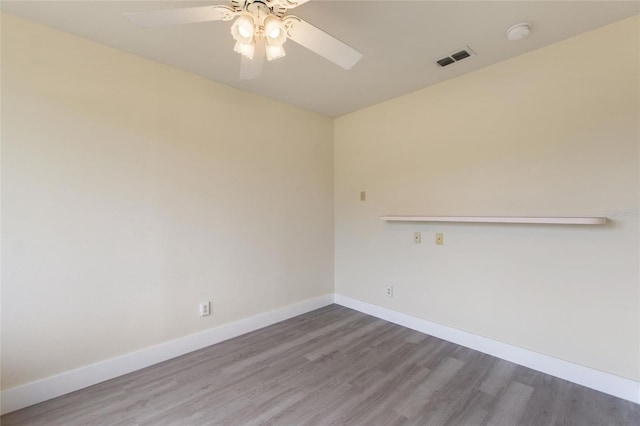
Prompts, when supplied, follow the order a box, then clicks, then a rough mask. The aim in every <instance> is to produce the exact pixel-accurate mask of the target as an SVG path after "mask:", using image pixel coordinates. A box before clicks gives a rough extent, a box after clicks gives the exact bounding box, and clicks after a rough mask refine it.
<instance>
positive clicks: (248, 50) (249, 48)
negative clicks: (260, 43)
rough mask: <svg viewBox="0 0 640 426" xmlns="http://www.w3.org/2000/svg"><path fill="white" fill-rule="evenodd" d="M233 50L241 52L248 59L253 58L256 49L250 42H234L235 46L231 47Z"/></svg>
mask: <svg viewBox="0 0 640 426" xmlns="http://www.w3.org/2000/svg"><path fill="white" fill-rule="evenodd" d="M233 50H234V51H236V52H238V53H239V54H241V55H242V56H245V57H247V58H249V59H253V53H254V52H255V50H256V45H255V44H253V42H252V43H241V42H239V41H238V42H236V45H235V47H234V48H233Z"/></svg>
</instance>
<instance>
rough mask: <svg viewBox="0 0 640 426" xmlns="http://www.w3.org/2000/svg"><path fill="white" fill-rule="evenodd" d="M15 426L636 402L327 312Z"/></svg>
mask: <svg viewBox="0 0 640 426" xmlns="http://www.w3.org/2000/svg"><path fill="white" fill-rule="evenodd" d="M1 424H2V425H3V426H11V425H47V426H51V425H91V426H93V425H258V424H265V425H285V426H288V425H296V426H297V425H382V426H392V425H469V426H477V425H496V426H513V425H527V426H531V425H576V426H586V425H603V426H605V425H606V426H610V425H640V405H636V404H633V403H631V402H627V401H624V400H621V399H617V398H614V397H611V396H608V395H605V394H603V393H600V392H597V391H594V390H590V389H587V388H585V387H582V386H578V385H575V384H572V383H569V382H566V381H564V380H560V379H557V378H554V377H552V376H548V375H545V374H542V373H538V372H535V371H533V370H530V369H527V368H524V367H520V366H517V365H515V364H512V363H509V362H507V361H502V360H499V359H497V358H494V357H492V356H489V355H485V354H482V353H480V352H476V351H473V350H471V349H467V348H464V347H462V346H458V345H455V344H452V343H448V342H446V341H443V340H440V339H437V338H435V337H431V336H427V335H424V334H421V333H418V332H416V331H412V330H409V329H407V328H404V327H401V326H398V325H395V324H391V323H389V322H386V321H383V320H379V319H376V318H373V317H370V316H368V315H364V314H362V313H359V312H356V311H353V310H350V309H347V308H344V307H341V306H337V305H331V306H328V307H325V308H322V309H319V310H316V311H313V312H310V313H308V314H305V315H301V316H299V317H296V318H292V319H290V320H287V321H284V322H281V323H278V324H275V325H273V326H270V327H267V328H264V329H262V330H258V331H255V332H253V333H249V334H246V335H243V336H240V337H237V338H235V339H232V340H228V341H226V342H223V343H219V344H217V345H213V346H210V347H208V348H205V349H202V350H199V351H197V352H193V353H190V354H187V355H184V356H182V357H179V358H175V359H173V360H170V361H166V362H163V363H161V364H157V365H154V366H151V367H149V368H146V369H143V370H140V371H137V372H135V373H131V374H128V375H126V376H122V377H119V378H116V379H113V380H109V381H107V382H104V383H101V384H98V385H95V386H91V387H89V388H86V389H83V390H80V391H78V392H74V393H72V394H69V395H65V396H62V397H59V398H56V399H53V400H50V401H46V402H43V403H41V404H38V405H34V406H32V407H29V408H26V409H23V410H20V411H16V412H14V413H9V414H7V415H5V416H3V417H2V418H1Z"/></svg>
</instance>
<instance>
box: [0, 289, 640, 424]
mask: <svg viewBox="0 0 640 426" xmlns="http://www.w3.org/2000/svg"><path fill="white" fill-rule="evenodd" d="M334 301H335V303H337V304H339V305H342V306H345V307H347V308H351V309H355V310H357V311H360V312H363V313H365V314H368V315H372V316H375V317H377V318H381V319H384V320H386V321H389V322H393V323H395V324H399V325H402V326H404V327H407V328H411V329H413V330H417V331H420V332H422V333H425V334H429V335H431V336H435V337H438V338H440V339H444V340H447V341H449V342H452V343H456V344H459V345H462V346H465V347H468V348H471V349H475V350H477V351H480V352H483V353H486V354H489V355H493V356H495V357H497V358H501V359H504V360H507V361H510V362H513V363H515V364H519V365H522V366H525V367H529V368H531V369H533V370H537V371H541V372H543V373H546V374H550V375H552V376H555V377H559V378H561V379H564V380H568V381H570V382H573V383H577V384H579V385H583V386H586V387H589V388H591V389H595V390H598V391H600V392H604V393H607V394H609V395H613V396H616V397H618V398H622V399H626V400H628V401H632V402H635V403H636V404H640V382H636V381H633V380H630V379H625V378H623V377H619V376H616V375H613V374H609V373H605V372H603V371H599V370H595V369H592V368H588V367H585V366H582V365H578V364H574V363H571V362H568V361H563V360H561V359H557V358H553V357H551V356H548V355H544V354H540V353H537V352H534V351H530V350H528V349H522V348H519V347H517V346H512V345H509V344H506V343H503V342H498V341H496V340H492V339H489V338H487V337H482V336H478V335H475V334H472V333H468V332H466V331H461V330H457V329H455V328H451V327H447V326H444V325H440V324H436V323H433V322H430V321H427V320H424V319H420V318H416V317H413V316H411V315H407V314H403V313H400V312H396V311H392V310H390V309H386V308H383V307H380V306H376V305H372V304H370V303H366V302H361V301H359V300H355V299H351V298H349V297H346V296H342V295H339V294H336V295H333V294H327V295H324V296H320V297H317V298H314V299H309V300H305V301H303V302H300V303H296V304H293V305H289V306H285V307H283V308H280V309H276V310H274V311H270V312H266V313H263V314H259V315H256V316H253V317H249V318H245V319H242V320H239V321H236V322H233V323H231V324H225V325H221V326H219V327H216V328H212V329H210V330H206V331H203V332H200V333H196V334H192V335H190V336H186V337H182V338H179V339H176V340H172V341H169V342H166V343H162V344H160V345H157V346H152V347H150V348H146V349H143V350H140V351H137V352H132V353H130V354H126V355H122V356H119V357H116V358H112V359H108V360H106V361H101V362H98V363H95V364H91V365H88V366H86V367H81V368H78V369H76V370H71V371H67V372H64V373H61V374H58V375H55V376H51V377H47V378H45V379H42V380H38V381H35V382H32V383H27V384H25V385H21V386H17V387H15V388H11V389H7V390H5V391H3V392H2V394H1V395H0V401H1V406H2V407H1V413H2V414H6V413H9V412H11V411H15V410H19V409H21V408H24V407H28V406H30V405H33V404H37V403H39V402H42V401H46V400H48V399H51V398H55V397H57V396H61V395H64V394H67V393H70V392H74V391H76V390H79V389H82V388H85V387H88V386H92V385H95V384H97V383H100V382H103V381H105V380H110V379H113V378H115V377H118V376H121V375H123V374H127V373H131V372H132V371H136V370H139V369H141V368H145V367H148V366H150V365H153V364H157V363H159V362H162V361H166V360H168V359H171V358H175V357H177V356H180V355H184V354H186V353H189V352H192V351H195V350H198V349H201V348H204V347H207V346H210V345H213V344H216V343H219V342H222V341H224V340H228V339H231V338H233V337H237V336H240V335H242V334H245V333H249V332H251V331H254V330H258V329H260V328H263V327H266V326H269V325H271V324H275V323H277V322H280V321H284V320H286V319H289V318H293V317H295V316H297V315H301V314H304V313H306V312H310V311H313V310H314V309H318V308H321V307H323V306H327V305H330V304H331V303H334Z"/></svg>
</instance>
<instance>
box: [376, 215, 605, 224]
mask: <svg viewBox="0 0 640 426" xmlns="http://www.w3.org/2000/svg"><path fill="white" fill-rule="evenodd" d="M380 219H382V220H384V221H387V222H467V223H541V224H554V225H604V224H605V223H607V218H606V217H519V216H502V217H501V216H380Z"/></svg>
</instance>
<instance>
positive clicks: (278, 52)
mask: <svg viewBox="0 0 640 426" xmlns="http://www.w3.org/2000/svg"><path fill="white" fill-rule="evenodd" d="M264 49H265V52H266V54H267V61H273V60H274V59H278V58H282V57H283V56H285V55H286V53H285V51H284V47H282V46H272V45H270V44H267V45H266V46H265V47H264Z"/></svg>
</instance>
